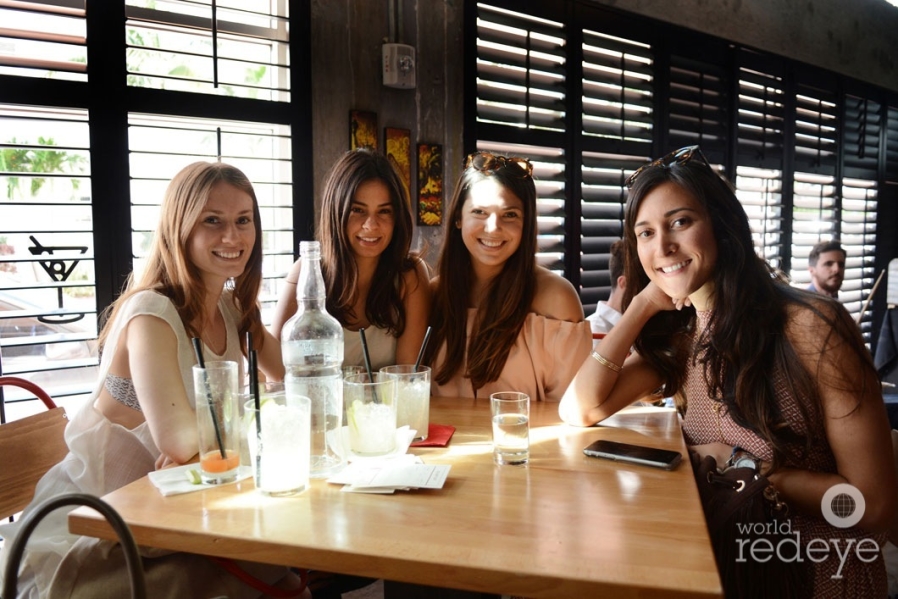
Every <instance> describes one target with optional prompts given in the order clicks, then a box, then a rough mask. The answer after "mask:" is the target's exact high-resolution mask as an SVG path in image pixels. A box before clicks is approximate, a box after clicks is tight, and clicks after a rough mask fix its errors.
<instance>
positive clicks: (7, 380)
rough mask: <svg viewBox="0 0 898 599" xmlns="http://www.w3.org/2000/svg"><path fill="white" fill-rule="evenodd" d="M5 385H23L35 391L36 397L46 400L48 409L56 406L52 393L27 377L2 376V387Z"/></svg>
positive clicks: (0, 377) (26, 388)
mask: <svg viewBox="0 0 898 599" xmlns="http://www.w3.org/2000/svg"><path fill="white" fill-rule="evenodd" d="M4 385H12V386H13V387H21V388H22V389H25V390H26V391H30V392H31V393H34V395H35V397H37V398H38V399H39V400H41V401H42V402H44V405H45V406H47V409H48V410H52V409H53V408H55V407H56V403H55V402H54V401H53V399H52V398H51V397H50V395H49V394H48V393H47V392H46V391H44V390H43V389H42V388H41V387H39V386H38V385H36V384H34V383H32V382H31V381H29V380H27V379H20V378H19V377H17V376H0V387H2V386H4Z"/></svg>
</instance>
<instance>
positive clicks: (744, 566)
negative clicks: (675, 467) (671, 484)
mask: <svg viewBox="0 0 898 599" xmlns="http://www.w3.org/2000/svg"><path fill="white" fill-rule="evenodd" d="M691 460H692V469H693V472H694V474H695V482H696V485H697V486H698V492H699V496H700V497H701V500H702V508H703V509H704V511H705V521H706V522H707V524H708V533H709V535H710V536H711V544H712V545H713V547H714V557H715V559H716V560H717V569H718V571H719V572H720V579H721V583H722V584H723V589H724V594H725V596H726V597H727V599H733V598H735V599H744V598H749V597H764V598H771V597H784V598H789V599H792V598H795V597H804V596H807V595H808V594H809V585H807V584H804V582H805V580H806V575H807V574H806V567H805V564H802V563H798V562H796V561H791V562H789V561H783V560H780V559H778V558H777V556H776V553H775V551H774V552H773V553H772V555H771V554H769V553H768V555H771V558H770V559H769V560H768V561H766V562H761V561H759V560H756V559H753V557H752V554H751V551H750V547H751V544H752V543H754V542H756V540H757V539H767V540H768V541H770V543H771V544H772V546H773V547H774V548H775V547H776V545H777V543H778V542H780V541H782V540H784V539H786V538H788V537H787V536H784V535H782V534H781V533H780V531H781V530H782V526H783V525H784V524H787V523H788V524H789V525H791V523H790V522H789V521H788V516H789V508H788V506H787V505H786V504H785V503H784V502H783V501H781V500H780V498H779V496H778V494H777V492H776V489H774V487H773V485H771V484H770V481H769V480H767V478H766V477H765V476H763V475H761V474H758V473H756V472H755V471H754V470H753V469H751V468H730V469H728V470H726V471H725V472H720V471H718V469H717V461H716V460H715V459H714V458H713V457H711V456H705V458H704V459H702V458H701V457H700V456H699V455H698V454H696V453H693V454H691ZM765 545H766V543H765ZM792 552H794V550H792V551H791V552H790V554H791V553H792Z"/></svg>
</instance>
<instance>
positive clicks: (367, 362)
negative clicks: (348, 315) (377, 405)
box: [359, 327, 377, 402]
mask: <svg viewBox="0 0 898 599" xmlns="http://www.w3.org/2000/svg"><path fill="white" fill-rule="evenodd" d="M359 337H361V338H362V356H364V358H365V370H367V371H368V382H369V383H373V382H374V375H373V374H371V357H370V356H369V355H368V340H367V339H365V327H362V328H360V329H359ZM364 392H365V391H364V387H363V388H362V393H364ZM371 396H372V397H373V398H374V400H375V402H376V401H377V393H375V391H374V387H371Z"/></svg>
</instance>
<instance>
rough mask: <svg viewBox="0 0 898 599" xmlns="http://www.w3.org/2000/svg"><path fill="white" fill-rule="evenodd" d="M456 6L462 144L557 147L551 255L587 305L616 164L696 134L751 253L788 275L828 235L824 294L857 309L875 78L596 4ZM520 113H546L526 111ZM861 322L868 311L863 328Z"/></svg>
mask: <svg viewBox="0 0 898 599" xmlns="http://www.w3.org/2000/svg"><path fill="white" fill-rule="evenodd" d="M467 6H470V7H472V10H471V11H469V12H468V13H467V14H469V15H470V14H473V15H474V16H473V17H470V18H474V19H476V22H477V32H478V37H477V41H476V50H477V56H478V59H477V63H476V72H472V71H470V70H469V71H468V72H467V74H466V77H467V78H468V80H476V82H477V85H476V92H475V95H476V106H477V121H478V122H477V126H476V127H475V128H474V129H473V130H471V131H468V130H466V132H465V134H466V142H465V143H466V147H468V148H472V147H482V146H483V145H484V144H487V145H489V146H490V147H494V148H500V147H503V144H513V145H514V147H515V148H519V149H521V148H523V149H528V151H534V152H535V151H536V150H535V149H536V148H546V149H548V148H550V149H551V150H550V153H551V155H552V156H555V157H557V158H556V159H555V160H557V162H553V165H554V170H553V173H554V174H557V177H558V179H557V180H556V179H555V178H554V176H553V179H552V185H553V187H554V186H557V188H558V189H560V190H563V191H561V192H560V193H559V194H558V195H557V197H558V202H559V203H558V204H553V206H552V214H553V220H552V221H551V224H552V226H555V225H557V226H559V227H562V229H561V230H558V231H557V233H553V236H552V239H553V240H554V239H560V240H562V243H561V244H559V245H558V246H557V247H559V248H561V250H562V251H563V253H562V254H560V255H559V254H558V253H557V252H555V253H553V254H552V256H553V260H556V264H559V265H563V267H564V268H563V274H564V276H566V277H567V278H568V279H569V280H571V282H572V283H574V285H575V286H576V287H577V288H578V289H579V291H580V298H581V301H582V302H583V305H584V310H585V311H586V313H587V314H588V313H591V312H592V310H593V309H594V307H595V303H596V302H597V301H600V300H602V299H605V297H606V296H607V294H608V290H609V286H610V277H609V275H608V271H607V268H608V251H609V248H610V245H611V243H612V242H613V241H614V240H616V239H618V238H619V237H620V235H621V232H622V219H623V206H624V203H625V202H626V191H627V190H626V188H625V187H624V185H623V181H624V180H625V178H626V176H627V175H629V173H631V172H633V170H635V169H636V168H638V167H639V166H641V165H642V164H644V163H645V162H646V161H648V160H650V159H652V158H656V157H658V156H661V155H663V154H666V153H668V152H670V151H672V150H674V149H676V148H679V147H683V146H688V145H699V146H701V148H702V151H703V153H704V155H705V156H706V157H707V159H708V161H709V162H710V163H711V164H712V168H715V169H716V170H718V171H719V172H720V173H721V174H722V175H723V176H725V177H727V178H728V179H729V180H730V181H731V182H732V184H733V185H734V187H735V189H736V194H737V197H738V198H739V200H740V202H741V203H742V205H743V207H744V208H745V211H746V213H747V215H748V218H749V221H750V224H751V227H752V232H753V237H754V241H755V244H756V250H757V252H758V254H759V255H761V256H763V257H764V258H765V259H766V260H767V261H768V262H769V263H770V264H771V266H773V267H774V268H776V269H779V270H780V271H782V272H783V273H784V274H786V275H787V276H789V277H790V278H791V280H792V283H793V284H794V285H796V286H799V287H804V286H807V285H808V283H809V280H810V275H809V273H808V271H807V255H808V252H809V251H810V249H811V247H812V246H813V245H814V244H815V243H817V242H818V241H822V240H829V239H836V238H838V239H840V240H841V242H842V244H843V246H844V247H845V249H846V251H847V252H848V264H847V271H846V278H845V282H844V284H843V287H842V291H841V294H840V299H841V300H842V301H843V303H844V305H845V306H846V308H847V309H848V310H849V312H851V313H852V314H853V315H854V316H855V318H859V317H860V315H861V311H862V310H863V304H864V303H866V301H867V299H868V298H869V297H870V294H871V292H872V285H873V283H874V279H875V276H874V275H875V273H874V270H873V269H874V266H873V265H874V262H875V259H876V253H877V231H876V227H877V219H878V218H879V209H878V208H879V206H878V195H879V192H878V190H880V189H881V187H882V185H883V184H884V182H885V181H898V167H896V166H895V165H896V164H898V108H896V106H898V102H896V101H891V102H889V101H885V98H887V97H891V96H890V95H889V93H888V92H886V91H885V90H881V89H873V88H870V87H865V88H863V89H860V88H858V89H857V90H856V91H855V89H854V83H855V82H853V81H852V80H850V79H849V78H846V77H843V76H839V75H836V74H834V73H827V72H824V71H820V70H818V69H811V68H810V67H807V66H805V65H801V64H797V63H794V62H791V61H790V60H789V59H786V58H783V57H778V56H773V55H769V54H765V53H761V52H757V51H755V50H751V49H748V48H743V47H740V46H739V45H738V44H735V43H731V42H726V41H723V40H719V39H716V38H711V37H709V36H706V35H703V34H700V33H697V32H694V31H688V30H685V29H681V28H678V27H676V26H673V25H670V24H666V23H661V22H657V21H654V20H652V19H648V18H644V17H637V16H633V15H629V14H627V13H624V12H622V11H617V10H615V9H613V8H609V7H602V6H596V5H592V4H588V3H582V2H576V1H569V2H554V3H551V6H545V5H544V4H540V3H532V2H520V1H519V2H512V1H511V0H491V1H490V2H488V3H482V2H481V3H475V2H473V1H470V0H469V3H468V4H467ZM549 25H551V31H552V32H553V33H552V34H550V37H553V38H560V39H562V40H565V43H563V44H562V43H558V44H557V47H556V50H557V51H558V52H560V53H561V57H559V58H557V59H556V60H554V61H552V63H551V64H552V71H551V77H548V76H546V77H545V78H543V79H541V80H540V81H541V82H542V85H544V84H545V83H546V82H548V81H551V82H552V86H551V90H552V94H551V97H552V98H554V99H557V103H556V104H555V106H556V108H555V109H554V110H551V111H549V105H547V104H546V102H547V98H549V97H550V95H549V94H546V93H542V94H536V93H534V91H535V86H534V84H533V83H532V79H528V76H529V77H532V73H530V71H531V70H532V69H533V68H534V67H533V61H532V60H530V61H528V58H527V57H528V56H530V53H531V51H532V50H531V49H533V50H535V49H536V48H535V46H533V43H534V40H535V39H536V37H537V36H536V35H535V34H536V33H537V32H538V33H540V34H545V33H546V31H545V30H544V28H545V27H547V26H549ZM539 51H545V47H540V48H539ZM528 73H529V74H528ZM500 74H501V75H500ZM470 89H475V88H474V87H472V88H470ZM543 91H545V90H543ZM467 105H468V106H470V105H472V104H471V103H469V104H467ZM536 113H538V114H541V115H545V114H550V113H551V115H552V119H555V120H551V121H547V120H546V119H543V120H541V121H534V120H533V119H532V117H531V116H528V115H532V114H536ZM500 124H501V125H502V126H498V125H500ZM549 132H551V133H553V134H554V133H555V132H557V133H558V134H559V135H555V136H554V137H553V136H551V135H549V134H548V133H549ZM552 197H553V199H554V197H556V196H552ZM555 215H557V216H555ZM871 323H872V320H871V317H870V315H869V313H868V314H866V315H865V316H864V319H863V321H862V322H861V327H862V330H863V332H864V335H865V338H866V339H867V340H868V341H870V340H871V337H872V326H871Z"/></svg>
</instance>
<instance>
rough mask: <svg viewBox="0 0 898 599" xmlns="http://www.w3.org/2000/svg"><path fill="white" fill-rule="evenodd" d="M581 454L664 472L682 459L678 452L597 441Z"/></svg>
mask: <svg viewBox="0 0 898 599" xmlns="http://www.w3.org/2000/svg"><path fill="white" fill-rule="evenodd" d="M583 453H585V454H586V455H588V456H589V457H592V458H605V459H608V460H616V461H618V462H629V463H631V464H641V465H643V466H653V467H655V468H663V469H665V470H673V469H674V468H676V467H677V464H679V463H680V460H682V459H683V456H682V455H681V454H680V452H679V451H671V450H669V449H655V448H654V447H643V446H642V445H630V444H629V443H618V442H617V441H607V440H605V439H599V440H598V441H596V442H594V443H592V444H590V445H589V446H588V447H586V448H585V449H584V450H583Z"/></svg>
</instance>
